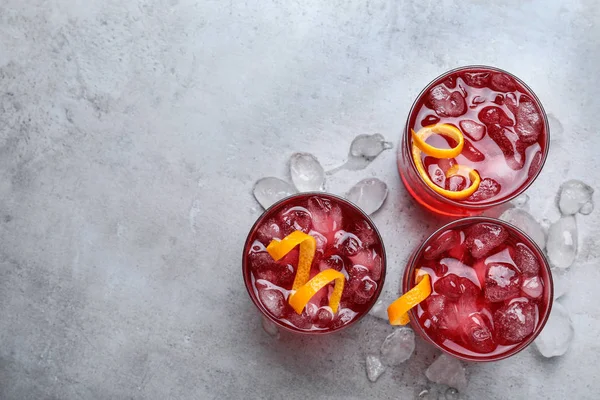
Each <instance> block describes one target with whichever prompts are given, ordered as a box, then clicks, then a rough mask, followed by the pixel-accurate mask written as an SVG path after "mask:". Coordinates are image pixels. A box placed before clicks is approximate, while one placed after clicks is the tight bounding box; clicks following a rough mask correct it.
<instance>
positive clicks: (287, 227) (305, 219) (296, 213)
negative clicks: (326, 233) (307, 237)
mask: <svg viewBox="0 0 600 400" xmlns="http://www.w3.org/2000/svg"><path fill="white" fill-rule="evenodd" d="M279 218H280V225H281V228H282V229H283V232H284V233H285V234H286V235H289V234H290V233H292V232H293V231H302V232H304V233H308V232H310V228H311V226H312V218H311V213H310V212H309V211H308V210H307V209H306V208H304V207H300V206H295V207H291V208H287V209H285V210H283V211H282V212H281V213H280V215H279Z"/></svg>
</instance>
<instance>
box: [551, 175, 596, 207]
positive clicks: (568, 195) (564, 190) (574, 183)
mask: <svg viewBox="0 0 600 400" xmlns="http://www.w3.org/2000/svg"><path fill="white" fill-rule="evenodd" d="M593 194H594V189H593V188H592V187H591V186H589V185H586V184H585V183H583V182H581V181H579V180H576V179H572V180H570V181H566V182H565V183H563V184H562V185H561V186H560V189H559V190H558V208H559V209H560V212H561V214H562V215H573V214H577V213H578V212H579V211H580V210H581V208H582V207H583V206H584V205H586V203H588V202H592V195H593ZM590 207H591V208H592V209H593V208H594V205H593V204H592V205H591V206H590V205H587V206H586V209H585V211H586V212H587V211H588V210H589V209H590ZM590 212H591V211H590ZM588 214H589V212H588Z"/></svg>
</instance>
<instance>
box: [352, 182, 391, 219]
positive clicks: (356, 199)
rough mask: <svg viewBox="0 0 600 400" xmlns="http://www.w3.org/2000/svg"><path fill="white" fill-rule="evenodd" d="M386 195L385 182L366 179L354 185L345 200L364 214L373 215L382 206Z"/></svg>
mask: <svg viewBox="0 0 600 400" xmlns="http://www.w3.org/2000/svg"><path fill="white" fill-rule="evenodd" d="M387 195H388V187H387V185H386V184H385V182H383V181H381V180H379V179H377V178H367V179H363V180H362V181H360V182H358V183H357V184H356V185H354V186H353V187H352V188H351V189H350V190H349V191H348V193H346V198H347V199H348V200H350V201H351V202H353V203H354V204H356V205H357V206H359V207H360V208H361V209H362V210H363V211H364V212H365V213H367V214H373V213H374V212H375V211H377V210H379V208H381V206H382V205H383V202H384V201H385V199H386V197H387Z"/></svg>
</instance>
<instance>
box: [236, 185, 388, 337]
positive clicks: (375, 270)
mask: <svg viewBox="0 0 600 400" xmlns="http://www.w3.org/2000/svg"><path fill="white" fill-rule="evenodd" d="M296 230H298V231H302V232H304V233H307V234H309V235H311V236H313V237H314V238H315V239H316V243H317V250H316V253H315V257H314V259H313V261H312V266H311V271H310V277H311V278H312V277H313V276H315V275H316V274H318V273H319V272H320V271H323V270H326V269H335V270H337V271H340V272H342V273H343V274H344V275H345V277H346V281H345V285H344V291H343V293H342V298H341V302H340V306H339V309H338V311H337V312H336V313H333V312H332V309H331V308H330V307H329V306H328V299H329V297H330V296H331V293H332V291H333V286H332V285H328V286H326V287H324V288H323V289H321V290H320V291H319V292H317V294H316V295H315V296H314V297H312V298H311V299H310V301H309V303H308V304H307V306H306V307H305V308H304V310H303V311H302V313H301V314H298V313H296V312H295V311H294V310H293V309H292V307H291V306H290V305H289V304H288V299H289V296H290V294H291V289H292V284H293V281H294V276H295V273H296V267H297V266H298V256H299V251H298V248H296V249H294V250H292V252H290V253H288V254H287V255H286V256H285V257H283V258H282V259H281V260H279V261H274V260H273V258H272V257H271V256H270V255H269V253H267V251H266V247H267V246H268V244H269V243H270V242H271V241H272V240H273V239H282V238H283V237H285V236H287V235H289V234H290V233H291V232H293V231H296ZM385 262H386V260H385V251H384V248H383V243H382V241H381V237H380V236H379V233H378V232H377V229H376V228H375V226H374V224H373V223H372V221H371V220H370V218H369V217H368V216H367V215H366V214H365V213H364V212H362V211H361V210H360V209H359V208H357V207H356V206H355V205H353V204H351V203H350V202H348V201H346V200H344V199H342V198H340V197H337V196H334V195H330V194H324V193H304V194H298V195H294V196H291V197H288V198H287V199H284V200H282V201H280V202H278V203H276V204H275V205H273V206H272V207H270V208H269V209H268V210H267V211H266V212H265V213H264V214H263V215H262V216H261V217H260V218H259V219H258V220H257V221H256V223H255V224H254V226H253V227H252V229H251V231H250V233H249V235H248V238H247V239H246V244H245V246H244V254H243V273H244V280H245V283H246V289H247V290H248V293H249V294H250V297H251V298H252V300H253V302H254V304H256V306H257V307H258V309H259V310H260V311H261V312H262V313H263V314H264V315H265V316H266V317H267V318H269V319H270V320H271V321H273V322H275V323H276V324H277V325H279V326H281V327H283V328H286V329H288V330H291V331H295V332H304V333H329V332H332V331H336V330H339V329H341V328H343V327H345V326H348V325H349V324H352V323H353V322H355V321H357V320H358V319H360V318H361V317H362V316H363V315H364V314H366V313H367V312H368V311H369V309H370V308H371V307H372V306H373V304H374V303H375V301H376V299H377V297H378V296H379V293H380V292H381V288H382V286H383V282H384V278H385V265H386V264H385Z"/></svg>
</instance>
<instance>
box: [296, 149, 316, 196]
mask: <svg viewBox="0 0 600 400" xmlns="http://www.w3.org/2000/svg"><path fill="white" fill-rule="evenodd" d="M290 175H291V177H292V182H293V183H294V186H296V189H298V190H299V191H300V192H313V191H322V190H323V188H324V184H325V171H324V170H323V167H322V166H321V164H320V163H319V160H317V158H316V157H315V156H313V155H312V154H310V153H294V154H292V156H291V157H290Z"/></svg>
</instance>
